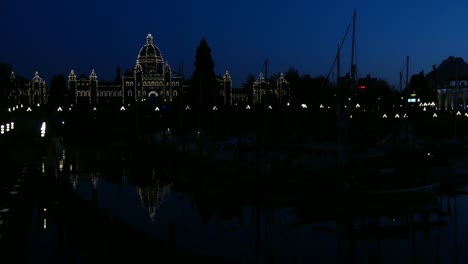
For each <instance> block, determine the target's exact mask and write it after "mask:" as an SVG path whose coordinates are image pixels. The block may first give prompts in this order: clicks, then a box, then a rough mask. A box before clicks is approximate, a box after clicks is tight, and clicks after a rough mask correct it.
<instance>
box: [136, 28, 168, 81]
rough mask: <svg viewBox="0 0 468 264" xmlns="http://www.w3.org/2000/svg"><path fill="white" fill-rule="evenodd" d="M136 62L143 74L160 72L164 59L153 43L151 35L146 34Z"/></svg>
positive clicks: (161, 71)
mask: <svg viewBox="0 0 468 264" xmlns="http://www.w3.org/2000/svg"><path fill="white" fill-rule="evenodd" d="M137 64H139V65H141V67H142V71H143V73H144V74H155V73H156V74H162V73H163V65H164V60H163V57H162V55H161V51H160V50H159V48H158V47H156V46H155V45H154V44H153V36H152V35H151V34H148V36H146V44H145V45H144V46H143V47H142V48H141V49H140V52H138V58H137Z"/></svg>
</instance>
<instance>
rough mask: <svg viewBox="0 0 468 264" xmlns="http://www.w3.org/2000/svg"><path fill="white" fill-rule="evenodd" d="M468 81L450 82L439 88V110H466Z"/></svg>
mask: <svg viewBox="0 0 468 264" xmlns="http://www.w3.org/2000/svg"><path fill="white" fill-rule="evenodd" d="M467 101H468V80H459V81H450V82H449V83H448V84H446V85H444V86H441V87H438V88H437V109H438V110H466V107H467Z"/></svg>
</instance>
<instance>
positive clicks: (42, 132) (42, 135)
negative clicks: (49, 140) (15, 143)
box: [41, 122, 46, 137]
mask: <svg viewBox="0 0 468 264" xmlns="http://www.w3.org/2000/svg"><path fill="white" fill-rule="evenodd" d="M45 131H46V122H42V126H41V137H44V136H45Z"/></svg>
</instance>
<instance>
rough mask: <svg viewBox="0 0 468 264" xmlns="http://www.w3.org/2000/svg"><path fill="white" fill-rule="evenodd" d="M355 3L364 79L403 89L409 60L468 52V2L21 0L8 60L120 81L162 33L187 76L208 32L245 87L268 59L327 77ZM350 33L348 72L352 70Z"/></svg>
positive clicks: (421, 63) (6, 21) (4, 48)
mask: <svg viewBox="0 0 468 264" xmlns="http://www.w3.org/2000/svg"><path fill="white" fill-rule="evenodd" d="M377 2H378V3H377ZM354 9H356V11H357V19H356V26H357V28H356V54H355V56H356V64H357V67H358V72H357V74H358V77H364V76H366V75H367V74H371V75H372V76H375V77H378V78H382V79H385V80H387V81H388V82H389V83H390V84H391V85H398V82H399V73H400V71H403V72H404V71H405V63H406V56H410V67H409V70H410V75H411V74H414V73H418V72H419V71H421V70H424V71H425V72H429V71H430V70H431V67H432V65H433V64H437V65H438V64H439V63H440V62H442V60H444V59H446V58H447V57H448V56H450V55H453V56H459V57H463V58H465V56H466V55H467V51H468V45H467V44H468V39H467V37H466V36H465V32H466V14H465V13H466V10H468V2H465V1H450V2H446V1H420V0H413V1H404V0H393V1H364V0H360V1H350V0H327V1H304V0H301V1H299V0H289V1H276V0H270V1H258V0H250V1H247V0H237V1H214V0H199V1H192V0H171V1H158V0H156V1H155V0H148V1H139V0H134V1H122V0H113V1H110V0H99V1H97V0H93V1H91V0H82V1H50V0H44V1H27V0H15V1H5V2H4V3H3V4H2V8H1V10H0V22H1V25H2V26H1V27H0V28H1V36H2V41H0V61H2V62H7V63H9V64H10V65H11V66H12V67H13V68H14V71H15V72H16V73H17V74H18V75H21V76H24V77H27V78H32V77H33V76H34V72H35V71H36V70H38V71H39V73H40V74H41V76H42V77H43V78H44V79H45V80H46V81H48V82H50V77H51V76H53V75H54V74H58V73H63V74H65V75H68V73H69V71H70V69H74V70H75V72H77V73H78V74H81V73H84V74H86V75H89V73H90V72H91V69H93V68H94V69H95V70H96V73H97V75H98V78H99V79H100V80H108V81H110V80H112V79H113V78H114V77H115V68H116V67H117V66H120V67H121V68H122V70H125V69H127V68H130V69H131V68H133V66H134V64H135V60H136V57H137V54H138V51H139V49H140V48H141V47H142V46H143V45H144V44H145V41H146V35H147V34H148V33H152V35H153V37H154V43H155V44H156V45H157V46H158V47H159V48H160V50H161V52H162V55H163V58H164V59H165V60H167V61H168V62H169V64H170V65H171V67H172V69H173V70H177V69H178V68H179V65H181V64H182V63H183V64H184V73H185V74H186V76H191V73H192V71H193V64H194V58H195V51H196V48H197V46H198V44H199V42H200V40H201V38H202V37H205V39H206V41H207V43H208V45H209V46H210V47H211V50H212V57H213V60H214V62H215V72H216V73H219V74H223V73H224V72H225V71H226V70H229V72H230V73H231V75H232V77H233V80H234V86H235V87H240V86H241V84H242V82H243V80H245V78H246V76H247V74H249V73H252V74H255V75H258V73H259V72H260V71H261V70H262V65H263V61H264V60H265V59H266V58H268V61H269V64H268V73H269V74H272V73H278V72H284V71H286V70H287V69H288V68H289V67H291V66H292V67H295V68H296V69H297V70H298V71H299V73H300V74H301V75H302V74H310V75H311V76H318V75H326V74H327V73H328V71H329V70H330V67H331V65H332V63H333V59H334V56H335V54H336V49H337V45H338V43H339V42H340V41H341V39H342V37H343V36H344V33H345V31H346V27H347V26H348V24H349V22H350V21H351V18H352V14H353V10H354ZM350 37H351V35H349V37H348V39H347V41H346V44H345V46H344V50H343V52H342V61H341V62H342V64H341V65H342V69H341V72H342V73H344V72H347V71H349V67H350V66H349V65H350V57H351V38H350Z"/></svg>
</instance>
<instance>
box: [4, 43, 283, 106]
mask: <svg viewBox="0 0 468 264" xmlns="http://www.w3.org/2000/svg"><path fill="white" fill-rule="evenodd" d="M183 87H184V84H183V78H182V76H180V75H179V74H176V73H174V72H173V71H172V70H171V67H170V66H169V64H168V62H167V61H164V59H163V57H162V54H161V51H160V50H159V48H158V47H157V46H156V45H154V43H153V36H152V35H151V34H148V35H147V37H146V44H145V45H144V46H143V47H142V48H141V49H140V51H139V52H138V55H137V59H136V63H135V66H134V68H133V72H132V75H131V76H128V75H126V76H123V77H122V78H121V81H120V83H107V82H100V81H99V79H98V74H97V72H96V71H95V70H94V69H92V70H91V72H90V74H89V76H88V77H86V76H84V75H80V76H77V74H76V73H75V71H74V70H73V69H72V70H71V71H70V73H69V75H68V84H67V89H68V91H67V92H68V93H67V104H68V106H67V107H69V106H78V107H79V106H85V107H88V106H91V107H97V106H105V105H111V106H118V107H121V106H125V107H127V106H131V105H133V104H135V103H136V102H145V103H146V104H147V105H149V106H152V107H155V106H159V107H164V106H165V105H170V104H173V103H180V98H181V94H182V88H183ZM184 89H190V87H186V88H184ZM218 89H219V92H218V93H217V94H218V95H217V97H218V98H216V100H215V102H216V104H219V105H220V106H221V105H227V106H230V105H238V104H241V105H250V104H263V103H268V104H269V105H276V104H284V105H286V104H288V103H289V102H290V86H289V82H288V81H287V80H286V78H285V77H284V76H283V74H280V76H279V77H278V78H277V80H276V82H275V83H270V82H268V81H267V80H266V79H265V78H264V76H263V75H262V74H261V73H260V75H259V77H258V79H257V80H256V81H255V82H254V84H253V86H252V87H248V88H245V89H240V88H233V87H232V79H231V76H230V74H229V72H228V71H226V72H225V74H224V76H223V77H222V78H219V79H218ZM8 100H9V101H8V104H9V105H16V104H18V105H20V104H22V105H26V106H32V105H34V106H37V105H42V104H45V103H47V90H46V83H45V81H44V80H42V79H41V77H40V76H39V73H38V72H36V74H35V76H34V78H33V79H32V80H31V81H30V82H28V83H21V82H18V81H17V80H16V78H15V75H14V73H13V72H12V73H11V77H10V86H9V89H8ZM187 101H188V100H187Z"/></svg>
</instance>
